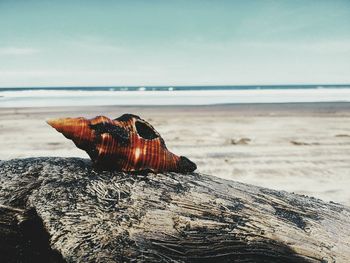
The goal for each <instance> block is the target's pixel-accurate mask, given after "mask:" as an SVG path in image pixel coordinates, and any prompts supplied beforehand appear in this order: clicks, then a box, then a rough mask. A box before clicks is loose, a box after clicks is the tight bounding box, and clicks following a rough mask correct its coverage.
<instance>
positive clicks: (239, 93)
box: [0, 85, 350, 107]
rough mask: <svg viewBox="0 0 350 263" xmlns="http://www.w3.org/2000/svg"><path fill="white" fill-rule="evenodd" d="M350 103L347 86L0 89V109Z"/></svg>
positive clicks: (349, 88) (349, 87)
mask: <svg viewBox="0 0 350 263" xmlns="http://www.w3.org/2000/svg"><path fill="white" fill-rule="evenodd" d="M298 102H350V85H288V86H174V87H172V86H163V87H160V86H157V87H152V86H147V87H136V86H133V87H44V88H43V87H33V88H0V107H50V106H89V105H101V106H102V105H215V104H234V103H298Z"/></svg>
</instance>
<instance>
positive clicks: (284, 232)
mask: <svg viewBox="0 0 350 263" xmlns="http://www.w3.org/2000/svg"><path fill="white" fill-rule="evenodd" d="M0 261H1V262H130V261H131V262H350V209H349V208H348V207H344V206H342V205H340V204H335V203H326V202H323V201H321V200H318V199H315V198H310V197H306V196H301V195H296V194H291V193H287V192H281V191H274V190H269V189H266V188H260V187H256V186H252V185H246V184H242V183H237V182H234V181H227V180H223V179H219V178H216V177H213V176H208V175H202V174H198V173H192V174H177V173H166V174H147V175H135V174H125V173H117V172H114V173H113V172H98V171H95V170H94V169H93V168H92V167H91V164H90V161H89V160H85V159H79V158H29V159H16V160H10V161H2V162H0Z"/></svg>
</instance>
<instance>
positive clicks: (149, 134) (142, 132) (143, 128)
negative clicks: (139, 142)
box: [135, 121, 159, 140]
mask: <svg viewBox="0 0 350 263" xmlns="http://www.w3.org/2000/svg"><path fill="white" fill-rule="evenodd" d="M135 127H136V130H137V133H138V134H139V136H140V137H142V138H144V139H146V140H153V139H155V138H158V137H159V135H158V134H157V133H156V132H155V131H154V129H153V128H152V127H150V126H149V125H147V124H146V123H144V122H140V121H136V122H135Z"/></svg>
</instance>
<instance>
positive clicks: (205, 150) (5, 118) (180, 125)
mask: <svg viewBox="0 0 350 263" xmlns="http://www.w3.org/2000/svg"><path fill="white" fill-rule="evenodd" d="M123 113H133V114H137V115H140V116H141V117H142V118H144V119H146V120H148V121H149V122H151V124H152V125H153V126H154V127H155V128H156V129H157V130H158V131H159V132H160V134H161V135H162V136H163V138H164V139H165V142H166V144H167V146H168V148H169V149H170V150H171V151H173V152H174V153H177V154H179V155H185V156H187V157H189V158H190V159H193V161H195V162H196V163H197V165H198V171H199V172H202V173H207V174H212V175H215V176H218V177H222V178H225V179H232V180H237V181H241V182H245V183H251V184H255V185H259V186H264V187H268V188H273V189H278V190H286V191H291V192H295V193H299V194H305V195H309V196H314V197H317V198H321V199H324V200H326V201H331V200H332V201H335V202H339V203H343V204H346V205H350V191H348V188H349V186H350V103H299V104H297V103H296V104H242V105H238V104H235V105H218V106H186V107H183V106H162V107H161V106H156V107H153V106H147V107H131V106H124V107H120V106H93V107H49V108H0V146H1V147H0V159H11V158H24V157H33V156H78V157H86V158H87V157H88V156H87V154H86V153H85V152H83V151H82V150H79V149H77V148H76V147H75V146H74V144H73V143H72V142H71V141H69V140H67V139H65V138H64V137H63V136H62V135H61V134H59V133H57V132H56V131H55V130H54V129H52V128H51V127H50V126H48V125H47V124H46V123H45V120H47V119H49V118H55V117H68V116H69V117H79V116H84V117H94V116H96V115H105V116H108V117H110V118H115V117H119V116H120V115H122V114H123Z"/></svg>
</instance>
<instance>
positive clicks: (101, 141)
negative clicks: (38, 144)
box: [48, 114, 197, 172]
mask: <svg viewBox="0 0 350 263" xmlns="http://www.w3.org/2000/svg"><path fill="white" fill-rule="evenodd" d="M48 124H50V125H51V126H52V127H53V128H55V129H56V130H57V131H58V132H60V133H62V134H63V135H64V136H65V137H66V138H68V139H71V140H72V141H73V142H74V143H75V145H76V146H77V147H78V148H80V149H82V150H85V151H86V152H87V153H88V154H89V156H90V158H91V160H92V161H93V163H94V165H95V166H96V167H97V168H99V169H102V170H117V171H153V172H166V171H173V172H192V171H194V170H195V169H196V168H197V166H196V165H195V164H194V163H193V162H191V161H190V160H189V159H187V158H186V157H183V156H180V157H179V156H177V155H175V154H173V153H171V152H170V151H169V150H168V149H167V147H166V146H165V143H164V140H163V139H162V137H161V136H160V135H159V133H158V132H157V131H156V130H155V129H154V128H153V127H152V125H150V124H149V123H148V122H146V121H145V120H143V119H141V118H140V117H138V116H136V115H132V114H124V115H122V116H121V117H119V118H117V119H114V120H111V119H109V118H107V117H104V116H98V117H95V118H93V119H90V120H88V119H85V118H61V119H54V120H49V121H48Z"/></svg>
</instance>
